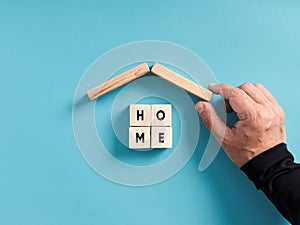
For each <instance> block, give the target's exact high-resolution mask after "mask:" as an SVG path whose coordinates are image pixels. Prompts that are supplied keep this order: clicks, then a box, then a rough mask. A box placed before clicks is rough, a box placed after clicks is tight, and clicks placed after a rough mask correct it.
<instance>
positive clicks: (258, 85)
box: [254, 83, 264, 88]
mask: <svg viewBox="0 0 300 225" xmlns="http://www.w3.org/2000/svg"><path fill="white" fill-rule="evenodd" d="M254 86H255V87H257V88H264V86H263V85H262V84H261V83H257V84H254Z"/></svg>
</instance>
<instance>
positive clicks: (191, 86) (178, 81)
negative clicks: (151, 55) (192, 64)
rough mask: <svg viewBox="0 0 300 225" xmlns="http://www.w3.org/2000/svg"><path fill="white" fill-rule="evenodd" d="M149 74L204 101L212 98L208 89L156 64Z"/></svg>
mask: <svg viewBox="0 0 300 225" xmlns="http://www.w3.org/2000/svg"><path fill="white" fill-rule="evenodd" d="M151 72H152V73H153V74H155V75H157V76H159V77H160V78H162V79H165V80H167V81H169V82H171V83H172V84H174V85H176V86H178V87H180V88H182V89H184V90H185V91H187V92H189V93H191V94H193V95H195V96H197V97H199V98H201V99H203V100H205V101H208V102H209V101H210V100H211V98H212V95H213V93H212V92H211V91H209V90H208V89H206V88H204V87H202V86H200V85H199V84H196V83H194V82H192V81H190V80H188V79H186V78H184V77H182V76H180V75H179V74H177V73H175V72H173V71H171V70H169V69H167V68H166V67H164V66H162V65H160V64H158V63H155V64H154V65H153V67H152V69H151Z"/></svg>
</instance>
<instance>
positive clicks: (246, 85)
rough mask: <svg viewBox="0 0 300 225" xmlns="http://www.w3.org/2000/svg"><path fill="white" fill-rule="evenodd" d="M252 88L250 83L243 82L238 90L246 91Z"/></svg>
mask: <svg viewBox="0 0 300 225" xmlns="http://www.w3.org/2000/svg"><path fill="white" fill-rule="evenodd" d="M251 86H252V83H250V82H245V83H243V84H242V85H241V86H240V88H241V89H248V88H250V87H251Z"/></svg>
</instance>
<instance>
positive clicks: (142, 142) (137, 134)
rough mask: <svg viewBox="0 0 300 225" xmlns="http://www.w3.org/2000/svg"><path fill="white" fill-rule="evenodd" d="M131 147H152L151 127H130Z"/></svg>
mask: <svg viewBox="0 0 300 225" xmlns="http://www.w3.org/2000/svg"><path fill="white" fill-rule="evenodd" d="M129 148H131V149H143V148H144V149H147V148H150V127H129Z"/></svg>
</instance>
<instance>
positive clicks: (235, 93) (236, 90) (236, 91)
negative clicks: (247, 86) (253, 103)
mask: <svg viewBox="0 0 300 225" xmlns="http://www.w3.org/2000/svg"><path fill="white" fill-rule="evenodd" d="M242 92H243V91H242V90H241V89H239V88H233V89H232V90H231V91H230V96H231V97H239V96H241V95H242Z"/></svg>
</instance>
